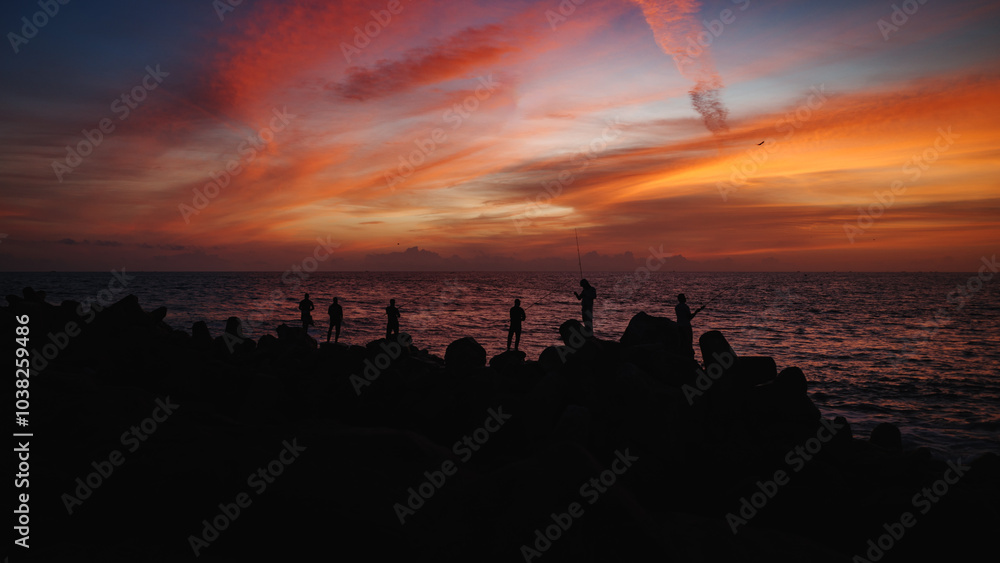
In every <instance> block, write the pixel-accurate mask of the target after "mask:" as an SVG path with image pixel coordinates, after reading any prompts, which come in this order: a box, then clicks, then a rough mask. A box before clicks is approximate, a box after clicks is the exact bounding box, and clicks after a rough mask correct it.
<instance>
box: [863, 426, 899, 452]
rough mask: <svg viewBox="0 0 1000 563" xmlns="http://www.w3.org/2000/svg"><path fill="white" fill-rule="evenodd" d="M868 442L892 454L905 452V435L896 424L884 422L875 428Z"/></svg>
mask: <svg viewBox="0 0 1000 563" xmlns="http://www.w3.org/2000/svg"><path fill="white" fill-rule="evenodd" d="M868 441H869V442H871V443H873V444H875V445H877V446H880V447H882V448H885V449H887V450H889V451H891V452H902V451H903V435H902V434H901V433H900V432H899V428H897V427H896V425H895V424H892V423H889V422H883V423H881V424H879V425H878V426H876V427H875V428H873V429H872V435H871V438H869V439H868Z"/></svg>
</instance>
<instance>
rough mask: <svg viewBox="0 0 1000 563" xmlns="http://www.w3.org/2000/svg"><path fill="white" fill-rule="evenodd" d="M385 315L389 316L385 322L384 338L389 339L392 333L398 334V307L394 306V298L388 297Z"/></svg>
mask: <svg viewBox="0 0 1000 563" xmlns="http://www.w3.org/2000/svg"><path fill="white" fill-rule="evenodd" d="M385 315H386V316H387V317H388V318H389V319H388V322H386V324H385V338H386V340H388V339H389V336H390V335H392V334H396V335H398V334H399V309H397V308H396V300H395V299H390V300H389V306H388V307H386V308H385Z"/></svg>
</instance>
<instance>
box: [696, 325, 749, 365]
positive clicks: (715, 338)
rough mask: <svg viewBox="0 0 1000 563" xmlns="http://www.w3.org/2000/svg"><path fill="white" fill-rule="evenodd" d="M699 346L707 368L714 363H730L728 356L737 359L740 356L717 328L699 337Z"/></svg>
mask: <svg viewBox="0 0 1000 563" xmlns="http://www.w3.org/2000/svg"><path fill="white" fill-rule="evenodd" d="M698 347H699V348H701V359H702V362H703V363H704V364H705V369H708V366H710V365H712V364H714V363H720V364H722V365H725V364H727V363H730V361H729V360H728V359H726V358H727V356H728V358H731V359H733V360H735V359H736V358H738V357H739V356H737V355H736V351H735V350H733V347H732V346H730V345H729V341H728V340H726V337H725V336H723V335H722V333H721V332H719V331H717V330H710V331H708V332H706V333H705V334H702V335H701V336H700V337H699V338H698Z"/></svg>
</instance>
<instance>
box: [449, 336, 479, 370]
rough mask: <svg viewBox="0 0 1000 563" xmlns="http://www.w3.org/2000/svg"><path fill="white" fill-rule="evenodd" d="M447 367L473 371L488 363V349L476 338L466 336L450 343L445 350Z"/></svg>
mask: <svg viewBox="0 0 1000 563" xmlns="http://www.w3.org/2000/svg"><path fill="white" fill-rule="evenodd" d="M444 363H445V367H446V368H447V369H448V370H449V371H453V372H454V371H472V370H475V369H479V368H481V367H484V366H485V365H486V349H485V348H483V347H482V346H481V345H480V344H479V343H478V342H476V339H475V338H472V337H471V336H466V337H464V338H459V339H458V340H456V341H454V342H452V343H451V344H449V345H448V348H447V349H446V350H445V352H444Z"/></svg>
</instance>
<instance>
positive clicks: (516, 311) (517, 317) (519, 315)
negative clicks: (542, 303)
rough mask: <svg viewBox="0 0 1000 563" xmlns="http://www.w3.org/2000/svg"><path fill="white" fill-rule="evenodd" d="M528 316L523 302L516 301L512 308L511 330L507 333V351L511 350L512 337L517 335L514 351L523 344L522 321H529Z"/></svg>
mask: <svg viewBox="0 0 1000 563" xmlns="http://www.w3.org/2000/svg"><path fill="white" fill-rule="evenodd" d="M527 318H528V317H527V315H525V314H524V309H522V308H521V300H520V299H515V300H514V306H513V307H511V308H510V330H508V331H507V350H510V340H511V337H513V336H515V335H517V338H515V339H514V349H515V350H517V347H518V346H520V344H521V321H523V320H525V319H527Z"/></svg>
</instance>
